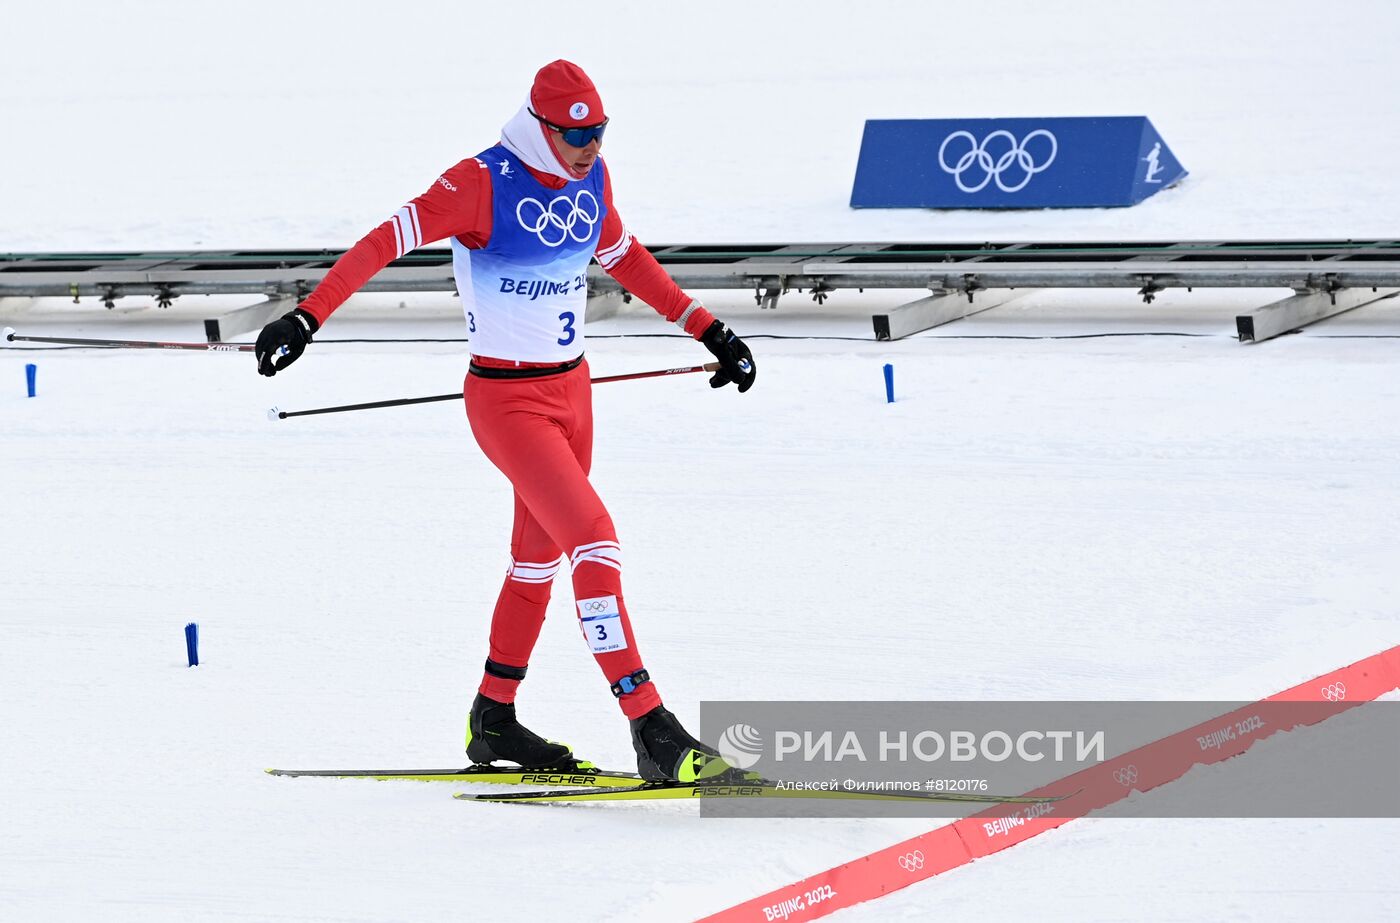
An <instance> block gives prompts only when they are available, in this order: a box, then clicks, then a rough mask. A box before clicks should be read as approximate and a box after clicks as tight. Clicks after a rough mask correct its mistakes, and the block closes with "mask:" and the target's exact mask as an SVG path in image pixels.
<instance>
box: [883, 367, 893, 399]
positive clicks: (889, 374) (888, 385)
mask: <svg viewBox="0 0 1400 923" xmlns="http://www.w3.org/2000/svg"><path fill="white" fill-rule="evenodd" d="M885 403H886V404H893V403H894V366H893V365H891V364H890V363H888V362H886V363H885Z"/></svg>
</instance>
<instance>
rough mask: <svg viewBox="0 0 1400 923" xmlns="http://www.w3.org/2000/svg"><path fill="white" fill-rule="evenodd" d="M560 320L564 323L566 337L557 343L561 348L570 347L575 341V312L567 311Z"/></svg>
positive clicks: (560, 316) (561, 315)
mask: <svg viewBox="0 0 1400 923" xmlns="http://www.w3.org/2000/svg"><path fill="white" fill-rule="evenodd" d="M559 319H560V320H561V321H563V322H564V335H563V336H561V337H560V338H559V339H558V340H557V341H556V342H558V344H559V345H560V346H568V345H569V344H570V343H572V342H573V341H574V332H575V331H574V312H572V311H565V312H564V313H563V314H560V315H559Z"/></svg>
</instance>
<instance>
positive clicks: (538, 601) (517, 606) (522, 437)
mask: <svg viewBox="0 0 1400 923" xmlns="http://www.w3.org/2000/svg"><path fill="white" fill-rule="evenodd" d="M527 168H528V169H530V173H531V175H532V176H533V177H534V178H535V179H536V180H538V181H539V182H540V183H542V184H544V185H546V186H548V187H550V188H553V189H562V188H563V187H564V186H565V185H566V181H565V180H563V179H561V178H559V177H556V176H553V175H551V174H548V173H544V172H541V171H538V170H535V169H533V168H530V167H528V166H527ZM594 169H600V170H604V171H605V172H604V177H603V179H604V187H603V188H604V204H605V206H606V213H605V217H604V219H603V228H602V233H601V236H600V237H599V240H598V244H597V248H596V250H595V258H596V259H597V260H598V262H599V263H600V265H602V267H603V268H604V269H605V270H606V271H607V272H608V273H609V274H610V275H611V276H612V277H613V278H615V279H617V280H618V282H619V283H621V285H622V286H623V287H624V288H625V289H627V291H629V292H631V293H632V294H633V295H636V296H637V297H639V298H641V299H642V300H643V301H645V302H646V303H647V304H649V305H651V306H652V307H653V308H654V309H655V310H656V311H657V312H658V313H660V314H661V315H663V316H664V317H665V318H666V319H667V320H669V321H672V322H677V321H682V320H683V323H684V329H685V331H686V332H687V333H688V334H690V335H691V336H692V337H696V338H698V337H699V336H700V335H701V334H703V333H704V331H705V329H706V328H707V327H709V326H710V324H711V323H712V322H713V321H714V316H713V315H712V314H710V312H709V311H707V310H705V309H704V308H703V307H700V306H699V305H698V304H697V303H695V302H694V301H693V300H692V299H691V298H690V296H688V295H686V294H685V293H684V292H683V291H681V289H680V287H679V286H677V285H676V284H675V282H674V281H673V280H672V279H671V278H670V277H669V276H668V275H666V272H665V270H663V269H662V268H661V266H660V264H658V263H657V262H656V259H655V258H654V257H652V255H651V254H650V253H649V252H648V251H647V250H646V248H645V247H643V246H642V245H641V244H639V243H637V242H636V240H635V239H634V238H633V237H632V235H631V234H630V233H629V232H628V231H627V229H626V227H624V226H623V223H622V219H621V218H620V217H619V216H618V213H617V210H616V209H615V208H614V207H613V203H612V182H611V177H609V176H608V175H607V173H606V169H607V167H606V165H605V164H604V163H603V161H602V160H601V159H600V160H598V161H597V163H596V165H595V167H594ZM491 222H492V187H491V179H490V177H489V175H488V174H487V171H486V169H485V165H484V164H483V163H482V162H481V161H479V160H477V159H476V158H468V159H467V160H463V161H462V162H461V163H458V164H457V165H456V166H454V167H452V168H451V169H450V170H448V171H447V172H446V173H444V174H443V175H442V176H440V177H438V179H437V180H436V181H435V182H434V183H433V185H432V186H430V187H429V188H428V191H427V192H425V193H423V194H422V195H420V196H418V197H417V198H416V199H414V200H413V201H412V202H410V203H409V204H408V205H405V206H404V208H402V209H400V210H399V212H398V213H397V214H395V215H394V217H392V218H390V219H389V220H388V221H385V222H384V223H383V224H381V225H379V226H378V227H377V228H375V229H374V230H373V231H371V232H370V233H369V234H367V235H366V236H365V237H364V238H362V239H361V240H360V241H359V242H358V243H356V244H355V246H354V247H353V248H351V249H350V250H349V251H348V252H347V253H345V255H344V256H342V257H341V258H340V259H339V260H338V261H337V262H336V264H335V266H334V267H332V268H331V270H330V271H329V272H328V273H327V274H326V277H325V278H324V279H323V280H322V281H321V283H320V284H319V285H318V286H317V287H316V289H315V291H313V292H312V293H311V295H310V296H309V297H308V298H307V299H306V301H305V302H304V303H303V304H302V305H301V307H302V308H303V309H304V310H306V311H308V312H310V313H311V314H312V315H313V316H314V317H315V318H316V319H317V321H319V322H320V323H321V324H324V323H325V321H326V319H327V318H328V317H329V316H330V314H331V313H332V312H333V311H335V309H336V308H338V307H339V306H340V305H341V304H342V303H343V302H344V301H345V300H346V299H347V298H348V297H349V296H350V295H351V294H353V293H354V292H355V291H357V290H358V289H359V288H360V287H361V286H363V285H364V284H365V283H366V282H367V281H369V279H370V278H371V277H372V276H373V275H374V274H375V273H377V272H378V271H379V270H380V269H382V268H384V267H385V266H386V265H388V264H389V263H390V262H391V261H392V260H394V259H396V258H398V257H400V256H402V255H404V254H405V253H407V252H409V251H410V250H412V249H414V248H415V247H419V246H423V245H425V244H428V243H432V242H434V241H438V240H443V239H446V238H456V239H457V240H458V241H460V242H461V243H462V244H464V245H465V246H467V247H469V248H472V249H480V248H482V247H484V246H486V245H487V243H488V242H489V240H490V237H491ZM472 362H473V363H474V364H476V365H478V366H485V367H488V368H517V367H522V366H526V367H528V366H537V365H540V364H539V363H528V362H519V361H517V360H516V359H515V357H512V356H477V355H473V357H472ZM464 397H465V400H466V408H467V418H468V420H469V422H470V424H471V428H472V433H473V434H474V435H475V437H476V440H477V444H478V445H480V446H481V449H482V451H484V452H485V453H486V456H487V457H488V458H489V459H491V461H492V463H493V464H495V465H496V467H497V468H499V469H500V470H501V472H502V473H503V474H505V476H506V477H507V478H508V479H509V480H510V482H511V485H512V486H513V487H514V490H515V523H514V527H513V529H512V532H511V540H510V555H511V566H510V570H509V572H508V573H507V574H506V579H505V583H504V585H503V586H502V587H501V592H500V596H499V597H498V599H497V601H496V608H495V612H494V614H493V615H492V620H491V638H490V658H489V659H490V661H493V662H494V663H495V664H499V665H503V666H505V667H508V668H514V669H515V670H518V671H521V673H522V674H523V670H524V668H525V667H526V666H527V665H528V664H529V660H530V653H531V651H532V650H533V649H534V646H535V641H536V640H537V639H538V637H539V633H540V629H541V627H542V626H543V624H544V614H545V608H546V606H547V605H548V603H549V597H550V590H551V586H552V583H553V579H554V575H555V573H556V572H557V570H558V567H559V561H560V557H561V555H568V559H569V565H570V568H571V570H572V578H573V586H574V596H575V599H576V600H577V601H578V604H579V609H580V613H579V615H580V619H581V620H582V619H585V618H587V616H586V615H585V614H584V611H583V610H584V609H585V607H591V608H594V609H599V610H601V611H606V612H608V613H609V614H611V613H612V612H614V611H615V612H616V613H617V614H618V616H619V618H614V619H609V620H606V621H604V622H602V623H600V624H601V625H604V626H608V627H606V628H605V627H596V628H594V634H590V633H589V632H588V631H585V637H586V638H589V639H590V649H591V650H593V651H594V657H595V659H596V660H597V661H598V664H599V666H600V667H601V668H602V670H603V674H604V676H605V677H606V679H607V681H608V683H609V684H613V683H617V682H618V681H619V680H620V679H621V678H622V677H624V676H629V675H632V674H633V673H635V672H636V671H637V670H639V669H641V668H642V659H641V656H640V654H639V653H638V650H637V645H636V641H635V639H634V637H633V634H632V627H631V621H630V619H629V617H628V615H627V609H626V606H625V603H624V602H623V597H622V570H621V568H622V564H621V549H620V547H619V545H618V541H617V532H616V530H615V529H614V527H613V523H612V518H611V517H610V516H609V515H608V511H607V509H606V508H605V507H604V505H603V502H602V500H601V499H599V497H598V494H597V493H596V492H595V491H594V490H593V486H592V484H590V483H589V480H588V473H589V469H590V466H591V463H592V451H593V405H592V395H591V391H590V386H589V373H588V363H587V362H582V363H580V364H579V365H578V366H577V367H575V368H573V369H572V370H570V371H567V372H563V373H560V374H553V375H548V376H545V377H536V378H523V379H502V378H484V377H481V376H480V375H476V374H468V375H467V378H466V383H465V387H464ZM609 598H615V605H614V604H613V603H611V602H610V601H609ZM580 624H581V626H582V627H584V628H585V629H587V628H590V627H594V626H593V625H592V624H591V623H589V622H586V621H581V622H580ZM614 626H615V627H614ZM616 628H620V629H621V631H622V633H623V638H622V639H621V640H617V639H615V637H612V638H607V639H606V640H601V639H598V638H597V637H596V633H597V632H604V633H606V632H607V631H610V630H612V631H615V630H616ZM618 644H622V645H623V646H621V647H617V645H618ZM500 672H502V671H500V670H499V669H498V670H497V671H496V674H494V675H493V673H492V672H489V671H488V672H486V673H485V674H484V675H483V678H482V682H481V685H480V691H481V693H482V694H484V695H486V696H488V697H490V698H492V699H495V700H497V701H500V702H512V701H514V699H515V694H516V690H517V688H518V686H519V685H520V680H519V679H510V678H505V677H503V676H501V675H499V673H500ZM506 672H512V671H506ZM619 703H620V704H621V706H622V710H623V712H624V713H625V714H626V715H627V717H629V718H635V717H639V716H640V715H643V714H645V713H646V712H648V711H650V710H651V709H652V708H654V707H655V706H657V705H659V704H661V697H660V695H659V694H658V692H657V690H656V686H655V684H654V683H651V682H647V683H643V684H642V685H640V686H638V687H637V688H636V690H635V691H633V692H630V693H626V694H623V695H621V696H620V697H619Z"/></svg>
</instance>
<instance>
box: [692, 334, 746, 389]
mask: <svg viewBox="0 0 1400 923" xmlns="http://www.w3.org/2000/svg"><path fill="white" fill-rule="evenodd" d="M700 342H701V343H704V344H705V348H706V349H708V350H709V351H710V352H712V353H714V354H715V358H716V359H718V360H719V371H718V372H715V374H714V377H713V378H711V379H710V387H711V388H723V387H724V386H725V385H727V384H729V383H730V382H731V381H732V382H734V383H735V384H736V385H738V386H739V393H740V394H743V393H744V392H745V391H747V390H749V389H750V388H752V387H753V380H754V378H755V377H757V375H758V366H756V365H754V361H753V353H751V352H749V348H748V347H747V346H745V345H744V341H743V340H741V339H739V338H738V337H736V336H735V335H734V333H733V332H732V331H731V330H730V329H729V328H728V327H726V326H724V322H723V321H715V322H714V323H713V324H711V325H710V326H709V328H708V329H706V331H705V332H704V333H703V334H701V336H700Z"/></svg>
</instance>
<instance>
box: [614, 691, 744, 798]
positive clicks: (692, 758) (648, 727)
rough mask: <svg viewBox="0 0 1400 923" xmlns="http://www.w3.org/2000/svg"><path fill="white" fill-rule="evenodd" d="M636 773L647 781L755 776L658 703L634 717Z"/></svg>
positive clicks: (705, 780) (718, 780) (719, 780)
mask: <svg viewBox="0 0 1400 923" xmlns="http://www.w3.org/2000/svg"><path fill="white" fill-rule="evenodd" d="M631 723H632V747H633V748H634V749H635V750H636V751H637V772H638V773H640V774H641V776H642V778H643V779H646V780H647V781H648V782H685V783H689V784H693V783H697V782H699V783H704V784H711V783H732V782H744V781H748V780H750V779H753V778H756V776H755V775H754V774H753V773H746V772H743V771H742V770H739V769H736V768H735V767H733V766H731V765H729V764H728V763H726V762H725V761H724V758H723V757H721V756H720V755H719V753H718V752H717V751H715V750H714V749H713V748H711V747H707V746H705V745H704V744H702V743H701V742H700V741H698V740H696V739H695V738H694V737H691V736H690V735H689V734H688V733H686V730H685V728H683V727H681V723H680V722H679V721H677V720H676V716H675V715H673V714H671V713H670V712H669V711H667V710H666V709H665V708H664V707H662V706H660V705H658V706H656V707H655V708H653V709H652V710H651V711H649V712H647V713H646V714H645V715H642V716H641V717H640V718H633V719H632V722H631Z"/></svg>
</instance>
